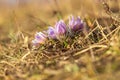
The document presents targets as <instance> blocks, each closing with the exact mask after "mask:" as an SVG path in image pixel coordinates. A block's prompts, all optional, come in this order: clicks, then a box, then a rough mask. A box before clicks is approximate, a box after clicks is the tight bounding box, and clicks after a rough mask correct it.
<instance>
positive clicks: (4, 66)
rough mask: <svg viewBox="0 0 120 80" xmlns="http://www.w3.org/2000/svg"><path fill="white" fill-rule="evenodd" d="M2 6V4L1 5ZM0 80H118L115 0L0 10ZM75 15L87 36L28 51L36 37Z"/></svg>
mask: <svg viewBox="0 0 120 80" xmlns="http://www.w3.org/2000/svg"><path fill="white" fill-rule="evenodd" d="M0 4H1V3H0ZM0 6H1V7H0V80H101V79H102V80H119V79H120V0H105V2H104V1H102V0H59V1H58V0H51V1H50V0H40V1H39V0H36V1H31V2H26V3H22V2H19V3H17V4H16V5H12V6H10V5H5V4H4V5H0ZM71 14H72V15H74V16H80V17H81V19H83V20H84V21H85V23H86V28H87V31H85V32H83V33H80V34H77V35H76V37H74V39H71V38H70V39H69V40H68V43H65V44H61V43H59V41H56V42H53V43H52V44H50V43H49V42H48V43H45V44H44V45H42V46H38V47H37V48H35V49H33V47H32V43H31V41H32V40H33V39H34V35H35V33H36V32H39V31H43V30H46V29H47V28H48V26H49V25H54V24H55V22H56V21H58V20H59V19H63V20H64V21H65V22H68V19H67V18H68V16H69V15H71Z"/></svg>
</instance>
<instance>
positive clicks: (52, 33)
mask: <svg viewBox="0 0 120 80" xmlns="http://www.w3.org/2000/svg"><path fill="white" fill-rule="evenodd" d="M47 33H48V37H49V38H52V39H56V34H55V29H54V28H53V27H49V28H48V31H47Z"/></svg>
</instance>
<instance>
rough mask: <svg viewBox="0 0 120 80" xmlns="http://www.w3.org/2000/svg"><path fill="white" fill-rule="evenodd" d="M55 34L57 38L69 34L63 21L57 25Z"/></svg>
mask: <svg viewBox="0 0 120 80" xmlns="http://www.w3.org/2000/svg"><path fill="white" fill-rule="evenodd" d="M55 32H56V35H57V36H60V35H64V34H65V33H66V32H67V30H66V24H65V23H64V21H63V20H60V21H59V22H57V23H56V25H55Z"/></svg>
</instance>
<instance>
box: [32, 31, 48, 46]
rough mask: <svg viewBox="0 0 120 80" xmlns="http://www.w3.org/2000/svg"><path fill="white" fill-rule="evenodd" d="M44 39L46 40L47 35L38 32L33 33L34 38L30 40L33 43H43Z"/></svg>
mask: <svg viewBox="0 0 120 80" xmlns="http://www.w3.org/2000/svg"><path fill="white" fill-rule="evenodd" d="M46 40H47V36H46V35H45V34H43V33H42V32H38V33H36V34H35V39H34V40H32V43H33V44H34V45H37V44H44V43H45V41H46Z"/></svg>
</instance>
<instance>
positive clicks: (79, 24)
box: [68, 16, 84, 31]
mask: <svg viewBox="0 0 120 80" xmlns="http://www.w3.org/2000/svg"><path fill="white" fill-rule="evenodd" d="M68 26H69V29H70V30H72V31H79V30H81V29H83V26H84V23H83V21H82V20H81V19H80V17H77V18H76V19H75V18H74V16H70V17H69V24H68Z"/></svg>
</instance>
